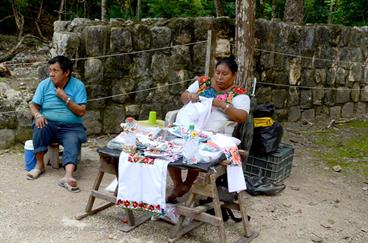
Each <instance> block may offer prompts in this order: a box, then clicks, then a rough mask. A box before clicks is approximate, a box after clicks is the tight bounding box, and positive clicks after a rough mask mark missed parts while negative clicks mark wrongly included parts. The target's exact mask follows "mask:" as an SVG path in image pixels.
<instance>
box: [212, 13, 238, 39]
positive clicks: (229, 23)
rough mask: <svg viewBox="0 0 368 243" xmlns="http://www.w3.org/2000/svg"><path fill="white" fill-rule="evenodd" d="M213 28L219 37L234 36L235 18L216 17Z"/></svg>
mask: <svg viewBox="0 0 368 243" xmlns="http://www.w3.org/2000/svg"><path fill="white" fill-rule="evenodd" d="M213 29H214V30H215V32H216V33H217V37H219V38H230V37H233V36H235V19H232V18H229V17H216V18H215V19H214V22H213Z"/></svg>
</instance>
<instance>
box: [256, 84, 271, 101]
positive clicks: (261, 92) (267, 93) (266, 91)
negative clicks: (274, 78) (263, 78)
mask: <svg viewBox="0 0 368 243" xmlns="http://www.w3.org/2000/svg"><path fill="white" fill-rule="evenodd" d="M257 100H261V101H262V103H270V102H272V88H270V87H260V88H258V89H257Z"/></svg>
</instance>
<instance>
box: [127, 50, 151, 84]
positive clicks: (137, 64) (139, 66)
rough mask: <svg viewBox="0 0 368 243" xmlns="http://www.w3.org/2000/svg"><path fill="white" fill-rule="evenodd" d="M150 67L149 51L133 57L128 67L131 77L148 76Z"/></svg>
mask: <svg viewBox="0 0 368 243" xmlns="http://www.w3.org/2000/svg"><path fill="white" fill-rule="evenodd" d="M150 67H151V56H150V53H141V54H138V55H136V56H135V57H134V58H133V62H132V65H131V69H130V75H131V76H132V78H136V79H139V78H142V77H145V76H148V75H149V73H150Z"/></svg>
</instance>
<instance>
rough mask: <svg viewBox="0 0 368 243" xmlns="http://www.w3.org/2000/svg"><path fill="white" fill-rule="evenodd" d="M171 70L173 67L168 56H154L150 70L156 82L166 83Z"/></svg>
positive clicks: (157, 54) (158, 54)
mask: <svg viewBox="0 0 368 243" xmlns="http://www.w3.org/2000/svg"><path fill="white" fill-rule="evenodd" d="M170 60H171V58H170ZM170 68H171V65H170V62H169V58H168V57H167V56H165V55H163V54H160V53H155V54H153V56H152V62H151V68H150V69H151V76H152V79H153V80H154V81H156V82H161V83H164V82H165V81H166V77H167V75H168V73H169V70H170Z"/></svg>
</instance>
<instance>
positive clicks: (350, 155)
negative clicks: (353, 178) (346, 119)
mask: <svg viewBox="0 0 368 243" xmlns="http://www.w3.org/2000/svg"><path fill="white" fill-rule="evenodd" d="M338 128H339V130H338V132H336V131H335V130H329V131H328V132H326V133H323V134H315V136H314V138H313V139H314V140H315V142H316V144H317V145H318V146H319V147H323V148H324V149H323V151H320V152H317V151H315V154H316V155H317V156H318V157H320V158H321V159H322V160H323V161H325V162H327V164H328V165H329V166H330V167H333V166H335V165H340V166H341V167H342V168H343V171H349V170H351V171H354V172H359V173H360V174H362V175H364V176H366V177H368V135H367V134H368V121H354V122H351V123H347V124H345V125H341V126H339V127H338Z"/></svg>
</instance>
